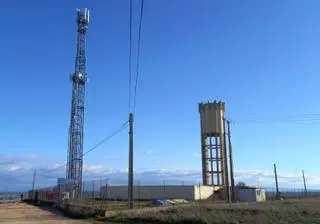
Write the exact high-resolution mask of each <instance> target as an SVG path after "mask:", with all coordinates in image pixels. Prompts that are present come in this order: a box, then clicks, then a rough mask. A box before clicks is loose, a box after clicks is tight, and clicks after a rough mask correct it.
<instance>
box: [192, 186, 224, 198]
mask: <svg viewBox="0 0 320 224" xmlns="http://www.w3.org/2000/svg"><path fill="white" fill-rule="evenodd" d="M219 188H220V187H215V186H198V185H196V186H193V191H194V199H193V200H204V199H207V198H210V197H211V196H212V194H213V193H214V191H216V190H218V189H219Z"/></svg>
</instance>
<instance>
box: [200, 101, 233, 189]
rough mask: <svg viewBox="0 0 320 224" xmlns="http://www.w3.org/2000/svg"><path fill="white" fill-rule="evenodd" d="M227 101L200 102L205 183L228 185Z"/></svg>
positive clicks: (203, 177)
mask: <svg viewBox="0 0 320 224" xmlns="http://www.w3.org/2000/svg"><path fill="white" fill-rule="evenodd" d="M224 111H225V103H224V102H216V101H214V102H207V103H200V104H199V113H200V121H201V155H202V179H203V185H213V186H228V168H227V167H228V166H227V156H226V139H225V119H224Z"/></svg>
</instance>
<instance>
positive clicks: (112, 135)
mask: <svg viewBox="0 0 320 224" xmlns="http://www.w3.org/2000/svg"><path fill="white" fill-rule="evenodd" d="M127 126H128V121H126V122H125V123H123V124H122V125H121V126H120V127H119V128H118V129H117V130H116V131H114V132H113V133H111V134H110V135H108V136H107V137H105V138H104V139H102V140H101V141H100V142H98V143H97V144H96V145H94V146H93V147H92V148H90V149H89V150H88V151H86V152H85V153H83V156H85V155H87V154H88V153H89V152H92V151H93V150H95V149H96V148H98V147H99V146H101V145H102V144H103V143H105V142H106V141H108V140H110V139H111V138H113V137H114V136H115V135H117V134H119V133H120V132H121V131H123V130H124V129H125V128H126V127H127ZM67 165H68V163H65V164H63V165H61V166H58V167H56V168H54V169H50V170H46V171H43V172H41V173H40V175H41V174H46V173H51V172H54V171H56V170H59V169H61V168H63V167H66V166H67ZM37 174H39V172H38V173H37Z"/></svg>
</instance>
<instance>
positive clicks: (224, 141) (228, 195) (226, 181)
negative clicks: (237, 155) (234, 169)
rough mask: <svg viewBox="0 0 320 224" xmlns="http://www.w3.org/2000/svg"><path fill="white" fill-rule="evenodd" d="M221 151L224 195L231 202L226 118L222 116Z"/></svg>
mask: <svg viewBox="0 0 320 224" xmlns="http://www.w3.org/2000/svg"><path fill="white" fill-rule="evenodd" d="M223 132H224V136H223V145H224V147H223V151H224V158H223V159H224V161H223V164H224V172H225V173H224V177H223V178H224V179H225V183H224V184H225V185H226V194H227V195H226V196H227V201H228V202H229V203H230V202H231V197H230V185H229V175H228V155H227V132H226V118H225V117H224V118H223Z"/></svg>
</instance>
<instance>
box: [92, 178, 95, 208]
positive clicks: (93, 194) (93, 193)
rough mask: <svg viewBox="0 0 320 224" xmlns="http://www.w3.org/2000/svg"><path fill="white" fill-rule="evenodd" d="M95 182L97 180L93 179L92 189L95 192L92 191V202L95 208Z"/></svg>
mask: <svg viewBox="0 0 320 224" xmlns="http://www.w3.org/2000/svg"><path fill="white" fill-rule="evenodd" d="M94 182H95V181H92V191H93V192H92V197H93V201H92V204H93V208H94V201H95V190H94V187H95V186H94Z"/></svg>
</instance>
